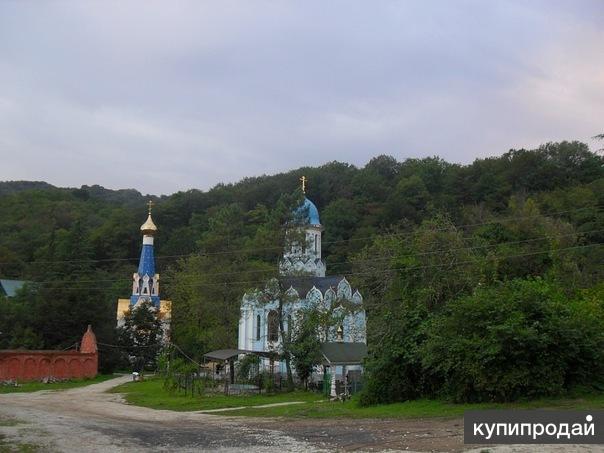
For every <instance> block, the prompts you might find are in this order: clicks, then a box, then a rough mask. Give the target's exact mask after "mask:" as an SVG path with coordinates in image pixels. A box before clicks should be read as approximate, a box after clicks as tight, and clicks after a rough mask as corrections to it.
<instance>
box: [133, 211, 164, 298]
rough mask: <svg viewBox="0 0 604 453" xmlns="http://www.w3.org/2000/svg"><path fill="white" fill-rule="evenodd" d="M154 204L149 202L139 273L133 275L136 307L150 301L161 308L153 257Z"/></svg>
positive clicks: (157, 277)
mask: <svg viewBox="0 0 604 453" xmlns="http://www.w3.org/2000/svg"><path fill="white" fill-rule="evenodd" d="M152 207H153V202H152V201H150V202H149V216H148V217H147V221H146V222H145V223H143V224H142V225H141V232H142V233H143V248H142V250H141V258H140V261H139V263H138V271H137V272H135V273H134V274H133V275H132V296H130V305H131V306H135V305H137V304H138V303H139V302H141V301H147V300H150V301H151V302H152V303H153V305H154V306H155V307H156V308H159V305H160V300H159V274H156V273H155V256H154V255H153V236H154V235H155V233H156V232H157V227H156V226H155V224H154V223H153V219H152V218H151V208H152Z"/></svg>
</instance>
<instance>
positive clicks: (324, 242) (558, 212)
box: [0, 206, 602, 264]
mask: <svg viewBox="0 0 604 453" xmlns="http://www.w3.org/2000/svg"><path fill="white" fill-rule="evenodd" d="M586 209H592V210H594V211H595V212H598V211H600V210H601V209H602V207H601V206H588V207H583V208H576V209H568V210H565V211H557V212H550V213H539V214H533V215H528V216H514V217H507V218H506V217H504V218H500V219H495V220H492V221H489V222H478V223H468V224H462V225H451V226H448V227H444V228H437V229H434V230H431V231H434V232H442V231H451V230H455V229H461V228H466V227H474V226H482V225H492V224H497V223H502V222H510V221H514V220H520V219H530V218H536V217H549V216H554V215H560V214H567V213H570V212H577V211H583V210H586ZM414 234H415V232H404V233H376V235H374V236H366V237H360V238H349V239H338V240H334V241H322V245H329V244H338V243H346V242H355V241H365V240H370V239H374V238H375V237H376V236H378V235H388V236H393V237H399V236H400V237H410V236H413V235H414ZM270 250H273V251H275V250H282V247H262V248H255V249H233V250H224V251H219V252H194V253H185V254H178V255H158V256H156V257H155V259H156V260H163V259H176V258H186V257H191V256H218V255H230V254H243V253H255V252H262V251H270ZM139 259H140V256H137V257H131V258H101V259H82V260H31V261H21V263H22V264H67V263H100V262H120V261H121V262H125V261H134V260H139ZM0 264H10V263H9V262H7V261H4V262H0Z"/></svg>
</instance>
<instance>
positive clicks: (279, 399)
mask: <svg viewBox="0 0 604 453" xmlns="http://www.w3.org/2000/svg"><path fill="white" fill-rule="evenodd" d="M110 391H111V392H112V393H124V394H125V398H126V401H128V402H129V403H131V404H135V405H137V406H144V407H151V408H153V409H170V410H174V411H200V410H211V409H222V408H226V407H240V406H258V405H263V404H273V403H283V402H287V401H305V402H306V401H307V402H312V401H317V400H320V399H322V398H324V397H323V396H322V395H319V394H317V393H312V392H292V393H277V394H273V395H230V396H227V395H223V394H212V395H210V394H208V395H203V396H195V397H192V396H190V395H187V396H185V395H183V394H181V393H178V392H170V391H169V390H166V389H165V388H164V385H163V380H162V379H160V378H154V379H148V380H146V381H141V382H128V383H126V384H122V385H120V386H118V387H114V388H113V389H111V390H110Z"/></svg>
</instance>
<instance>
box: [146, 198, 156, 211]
mask: <svg viewBox="0 0 604 453" xmlns="http://www.w3.org/2000/svg"><path fill="white" fill-rule="evenodd" d="M154 204H155V203H153V200H149V203H147V206H148V207H149V214H151V209H152V208H153V205H154Z"/></svg>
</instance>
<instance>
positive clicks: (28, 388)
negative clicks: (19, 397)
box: [0, 374, 115, 393]
mask: <svg viewBox="0 0 604 453" xmlns="http://www.w3.org/2000/svg"><path fill="white" fill-rule="evenodd" d="M114 377H115V375H113V374H99V375H98V376H97V377H95V378H88V379H72V380H69V381H63V382H50V383H48V384H45V383H43V382H38V381H35V382H23V383H19V385H17V386H14V385H0V393H19V392H37V391H38V390H66V389H71V388H75V387H83V386H85V385H90V384H97V383H99V382H103V381H106V380H108V379H112V378H114Z"/></svg>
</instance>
